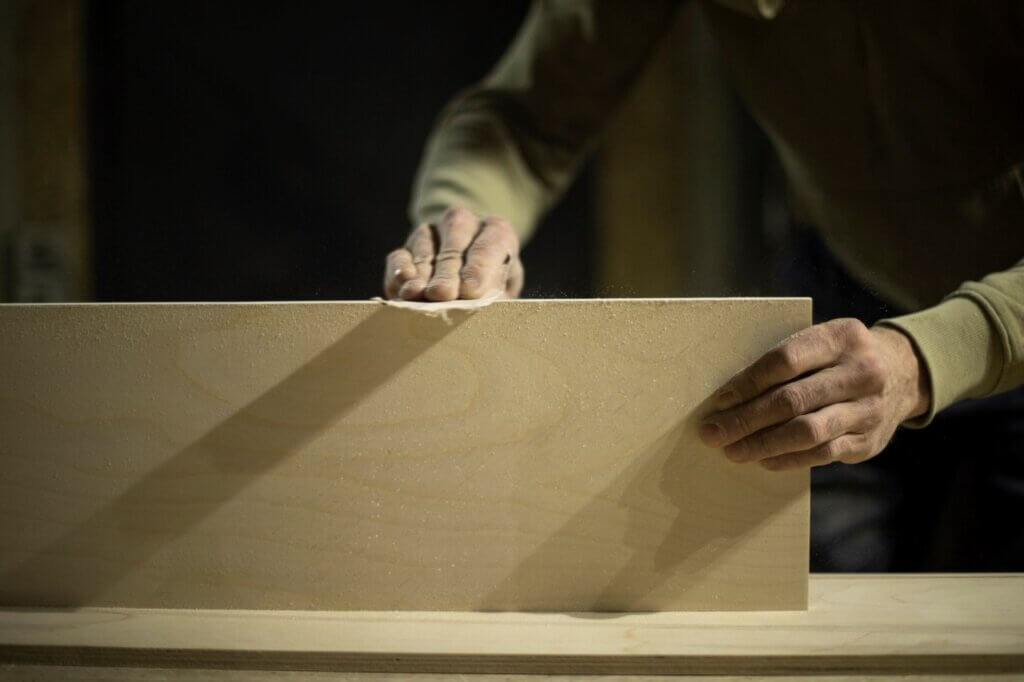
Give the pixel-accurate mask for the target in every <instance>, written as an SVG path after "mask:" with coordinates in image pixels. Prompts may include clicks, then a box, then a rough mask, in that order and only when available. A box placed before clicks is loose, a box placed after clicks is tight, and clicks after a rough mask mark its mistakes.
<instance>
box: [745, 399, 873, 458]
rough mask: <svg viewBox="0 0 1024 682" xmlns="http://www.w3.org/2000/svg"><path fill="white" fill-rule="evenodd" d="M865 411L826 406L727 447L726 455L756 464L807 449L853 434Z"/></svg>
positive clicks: (853, 406) (856, 407)
mask: <svg viewBox="0 0 1024 682" xmlns="http://www.w3.org/2000/svg"><path fill="white" fill-rule="evenodd" d="M865 412H866V410H865V408H864V406H863V405H860V404H859V403H856V402H848V403H837V404H835V405H829V406H828V407H824V408H822V409H820V410H818V411H816V412H812V413H810V414H802V415H800V416H799V417H794V418H793V419H790V420H789V421H788V422H786V423H785V424H780V425H778V426H771V427H769V428H767V429H761V430H760V431H758V432H756V433H753V434H751V435H749V436H747V437H746V438H743V439H742V440H739V441H736V442H735V443H732V444H730V445H727V446H725V456H726V457H728V458H729V459H731V460H732V461H734V462H756V461H760V460H762V459H767V458H768V457H776V456H778V455H782V454H786V453H788V452H800V451H801V450H810V449H811V448H814V447H817V446H819V445H821V444H822V443H826V442H828V441H830V440H832V439H834V438H838V437H839V436H842V435H843V434H845V433H848V432H850V431H855V430H856V429H857V426H858V425H859V424H860V423H862V422H863V421H864V420H865V418H866V415H865Z"/></svg>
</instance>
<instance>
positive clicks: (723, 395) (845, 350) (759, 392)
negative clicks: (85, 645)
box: [700, 319, 931, 471]
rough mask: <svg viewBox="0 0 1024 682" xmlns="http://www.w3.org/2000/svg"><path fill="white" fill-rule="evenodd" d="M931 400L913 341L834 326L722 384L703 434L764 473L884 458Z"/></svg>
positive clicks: (793, 341)
mask: <svg viewBox="0 0 1024 682" xmlns="http://www.w3.org/2000/svg"><path fill="white" fill-rule="evenodd" d="M930 399H931V397H930V391H929V388H928V381H927V377H926V373H925V371H924V369H923V365H922V363H921V361H920V359H919V358H918V356H917V353H916V352H915V351H914V347H913V345H912V344H911V342H910V340H909V339H908V338H907V337H906V336H904V335H903V334H902V333H901V332H899V331H897V330H895V329H891V328H889V327H884V326H879V327H873V328H871V329H868V328H867V327H865V326H864V324H863V323H861V322H860V321H859V320H855V319H839V320H832V321H830V322H826V323H824V324H818V325H815V326H813V327H809V328H808V329H805V330H803V331H801V332H799V333H797V334H794V335H793V336H791V337H789V338H788V339H786V340H785V341H784V342H782V343H781V344H780V345H778V346H776V347H775V348H774V349H773V350H771V351H769V352H768V353H767V354H765V355H764V356H763V357H762V358H761V359H760V360H758V361H757V362H755V363H754V364H753V365H751V366H750V367H748V368H747V369H745V370H743V371H742V372H740V373H739V374H737V375H736V376H735V377H733V378H732V379H731V380H730V381H729V382H728V383H727V384H725V386H723V387H722V388H721V389H720V390H719V391H718V392H717V393H716V394H715V398H714V404H715V408H716V409H717V410H718V411H717V412H714V413H712V414H710V415H708V416H707V417H705V419H704V423H703V424H702V425H701V427H700V436H701V439H702V440H703V441H704V442H705V443H707V444H708V445H710V446H712V447H720V448H724V450H725V456H726V457H728V458H729V459H731V460H732V461H734V462H760V464H761V466H763V467H765V468H766V469H772V470H779V471H781V470H784V469H797V468H806V467H812V466H819V465H822V464H830V463H832V462H846V463H848V464H853V463H855V462H862V461H864V460H866V459H869V458H871V457H874V456H875V455H877V454H878V453H879V452H881V451H882V449H883V448H884V447H885V446H886V444H887V443H888V442H889V439H890V438H892V434H893V432H895V430H896V427H897V426H899V425H900V423H901V422H903V421H905V420H907V419H912V418H914V417H917V416H920V415H922V414H924V413H925V412H927V410H928V407H929V404H930Z"/></svg>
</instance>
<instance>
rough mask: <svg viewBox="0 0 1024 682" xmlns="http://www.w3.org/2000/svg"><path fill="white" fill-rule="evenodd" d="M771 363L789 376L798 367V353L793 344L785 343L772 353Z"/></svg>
mask: <svg viewBox="0 0 1024 682" xmlns="http://www.w3.org/2000/svg"><path fill="white" fill-rule="evenodd" d="M772 361H773V364H774V365H775V366H776V367H779V368H780V369H782V370H784V371H785V372H787V373H790V374H791V373H793V372H796V371H797V369H798V368H799V366H800V357H799V352H798V351H797V349H796V347H795V345H794V344H791V343H787V344H784V345H782V346H779V347H778V348H776V349H775V350H774V351H772Z"/></svg>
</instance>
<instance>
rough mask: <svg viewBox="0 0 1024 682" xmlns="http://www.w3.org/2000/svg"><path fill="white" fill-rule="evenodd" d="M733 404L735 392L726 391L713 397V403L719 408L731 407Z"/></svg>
mask: <svg viewBox="0 0 1024 682" xmlns="http://www.w3.org/2000/svg"><path fill="white" fill-rule="evenodd" d="M734 402H736V392H735V391H728V390H727V391H719V392H718V393H717V394H716V395H715V403H716V404H717V405H718V406H719V407H720V408H725V407H732V404H733V403H734Z"/></svg>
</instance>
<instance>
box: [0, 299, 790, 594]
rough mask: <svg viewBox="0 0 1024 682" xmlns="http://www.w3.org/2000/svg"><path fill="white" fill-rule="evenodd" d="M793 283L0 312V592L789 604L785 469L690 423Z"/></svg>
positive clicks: (754, 344) (781, 316)
mask: <svg viewBox="0 0 1024 682" xmlns="http://www.w3.org/2000/svg"><path fill="white" fill-rule="evenodd" d="M809 319H810V303H809V301H808V300H806V299H760V300H757V299H723V300H634V301H608V300H593V301H516V302H501V303H496V304H494V305H492V306H490V307H488V308H485V309H483V310H480V311H478V312H475V313H472V314H470V313H465V312H463V313H458V312H453V313H451V319H450V320H449V321H447V322H446V321H444V320H440V319H433V318H428V317H426V316H424V315H421V314H419V313H415V312H410V311H405V310H394V309H390V308H385V307H383V306H380V305H378V304H373V303H282V304H168V305H152V304H150V305H109V304H108V305H63V306H4V307H0V327H2V329H3V334H2V336H0V374H2V376H3V381H2V382H0V434H3V438H2V440H0V492H2V494H0V604H2V605H6V606H52V607H83V606H131V607H168V608H244V609H328V610H342V609H356V610H391V609H397V610H455V611H475V610H517V611H647V610H664V609H700V610H708V609H800V608H804V607H805V606H806V594H807V592H806V590H807V560H808V559H807V557H808V547H807V542H808V476H807V473H806V472H795V473H786V474H779V473H771V472H766V471H763V470H761V469H760V468H759V467H751V466H739V465H734V464H732V463H729V462H728V461H727V460H725V459H724V458H723V457H722V456H721V454H720V453H718V452H716V451H713V450H710V449H708V448H705V447H704V446H702V445H701V444H700V443H699V441H698V439H697V438H696V436H695V422H696V420H697V418H698V416H699V415H700V414H701V413H702V411H703V410H704V409H705V407H704V406H703V401H705V400H706V398H707V396H708V395H709V394H710V393H711V392H712V391H713V390H714V389H715V388H716V387H717V386H718V385H719V384H720V383H721V382H723V381H724V380H725V379H726V378H728V377H729V376H730V375H731V374H732V373H733V372H735V371H737V370H738V369H740V368H741V367H743V366H744V365H746V364H747V363H749V362H750V361H752V360H753V359H755V358H756V357H758V356H759V355H760V354H761V353H762V352H764V351H765V350H767V349H768V348H769V347H771V346H772V345H774V344H775V343H777V342H778V341H780V340H781V339H782V338H784V337H785V336H787V335H789V334H790V333H792V332H794V331H796V330H798V329H800V328H802V327H804V326H806V325H807V324H808V323H809Z"/></svg>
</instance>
